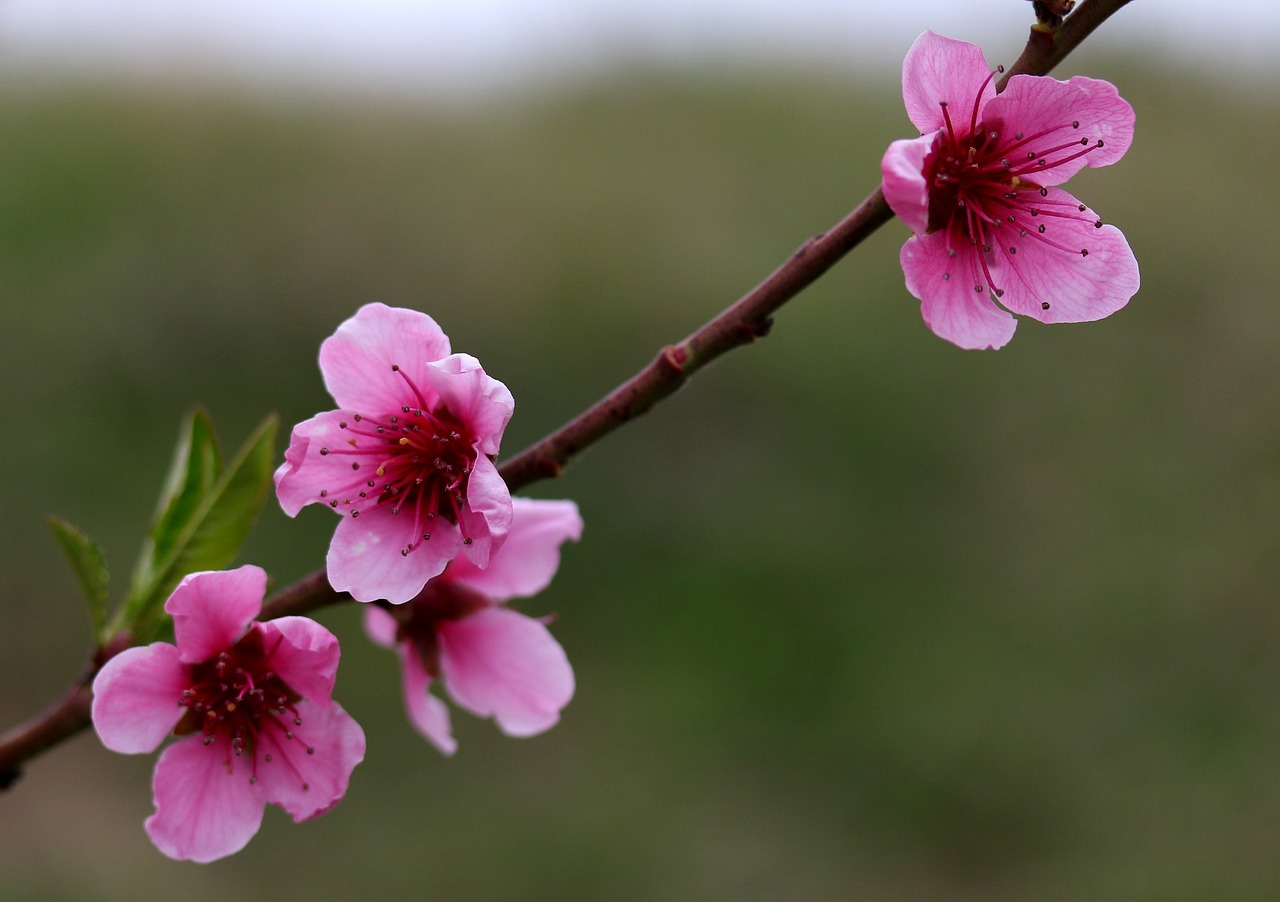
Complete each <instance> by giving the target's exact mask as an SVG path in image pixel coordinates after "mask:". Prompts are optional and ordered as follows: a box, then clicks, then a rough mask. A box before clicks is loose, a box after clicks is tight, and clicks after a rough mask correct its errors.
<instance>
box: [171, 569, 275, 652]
mask: <svg viewBox="0 0 1280 902" xmlns="http://www.w3.org/2000/svg"><path fill="white" fill-rule="evenodd" d="M266 592H267V573H266V571H265V570H263V569H262V568H261V567H255V566H253V565H252V564H245V565H244V566H243V567H240V568H238V569H236V570H206V571H204V572H202V573H192V574H190V575H189V576H186V577H184V578H183V580H182V582H180V583H178V587H177V588H176V589H174V590H173V594H172V595H170V596H169V600H168V601H166V602H165V603H164V609H165V610H166V611H168V612H169V613H170V614H172V615H173V634H174V638H175V640H176V642H177V645H178V656H179V658H180V659H181V660H182V661H183V662H184V663H186V664H199V663H200V662H202V661H207V660H209V659H210V658H212V657H214V656H215V655H217V654H218V653H219V652H223V651H226V650H227V648H229V647H230V646H231V645H233V644H234V643H235V641H236V640H237V639H239V638H240V637H241V636H243V635H244V632H245V630H246V629H247V628H248V626H249V624H250V623H252V622H253V618H255V617H257V616H258V613H259V612H260V611H261V610H262V597H263V596H264V595H265V594H266Z"/></svg>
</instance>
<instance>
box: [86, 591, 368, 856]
mask: <svg viewBox="0 0 1280 902" xmlns="http://www.w3.org/2000/svg"><path fill="white" fill-rule="evenodd" d="M266 587H267V575H266V573H264V572H263V571H262V569H261V568H259V567H253V566H246V567H241V568H240V569H239V570H228V571H208V572H204V573H193V574H191V575H190V576H188V577H186V578H185V579H183V580H182V582H181V583H179V584H178V587H177V588H176V589H174V590H173V594H172V595H171V596H169V600H168V601H167V602H165V606H164V608H165V610H166V611H168V612H169V613H170V614H172V615H173V632H174V638H175V641H176V643H177V644H176V645H170V644H169V643H168V642H156V643H153V644H151V645H148V646H146V647H144V648H130V649H127V650H125V651H123V652H121V653H120V654H118V655H116V656H115V657H114V658H112V659H111V660H110V661H108V662H107V663H106V665H105V666H104V667H103V668H102V670H101V671H100V672H99V673H98V676H97V678H96V679H95V680H94V681H93V708H92V716H93V726H94V729H95V730H97V732H98V737H99V738H100V739H101V740H102V744H103V745H105V746H106V747H107V748H109V749H111V750H112V751H116V752H124V753H126V754H137V753H141V752H152V751H155V749H156V748H157V747H159V745H160V743H161V742H162V741H164V738H165V736H167V735H168V734H169V732H170V731H173V732H176V733H177V734H179V735H182V736H186V737H187V738H186V739H183V740H182V741H180V742H175V743H174V744H173V745H171V746H169V747H168V748H167V749H165V751H164V753H163V754H161V756H160V760H159V761H158V762H157V763H156V770H155V776H154V777H153V778H152V782H151V787H152V793H153V795H154V798H155V805H156V812H155V814H153V815H151V817H149V818H147V822H146V829H147V834H148V835H149V836H150V837H151V841H152V842H154V843H155V844H156V847H157V848H159V849H160V851H161V852H163V853H164V854H166V855H168V856H169V857H170V858H179V859H190V860H192V861H212V860H214V859H215V858H222V857H223V856H225V855H230V854H232V853H233V852H238V851H239V850H240V849H242V848H244V845H245V843H247V842H248V841H249V840H250V839H252V838H253V835H254V834H255V833H257V832H258V826H259V825H260V824H261V822H262V812H263V810H264V809H265V808H266V806H267V804H268V803H270V804H272V805H278V806H279V807H281V808H283V809H284V810H285V811H287V812H289V814H291V815H293V819H294V820H295V821H299V822H301V821H304V820H308V819H309V818H313V817H317V816H319V815H321V814H323V813H325V812H326V811H328V810H329V809H330V808H332V807H333V806H334V805H336V804H337V803H338V802H339V800H341V799H342V796H343V795H344V794H345V793H346V791H347V782H348V780H349V779H350V777H351V771H352V770H353V769H355V766H356V765H357V764H359V763H360V762H361V761H362V760H363V759H364V748H365V745H364V731H363V730H361V729H360V725H359V724H358V723H356V722H355V721H354V720H353V719H352V718H351V716H350V715H349V714H347V713H346V712H345V711H343V710H342V708H341V707H340V706H339V705H338V704H337V703H336V702H335V701H333V697H332V695H333V683H334V679H335V677H336V675H337V670H338V656H339V649H338V640H337V639H335V638H334V636H333V634H332V633H330V632H329V631H328V630H326V629H325V628H324V627H322V626H321V625H320V624H318V623H316V622H315V621H313V620H309V619H308V618H306V617H281V618H279V619H278V620H272V621H269V622H267V623H257V622H255V621H254V618H255V617H257V616H258V612H259V611H260V610H261V609H262V597H263V593H264V592H265V591H266Z"/></svg>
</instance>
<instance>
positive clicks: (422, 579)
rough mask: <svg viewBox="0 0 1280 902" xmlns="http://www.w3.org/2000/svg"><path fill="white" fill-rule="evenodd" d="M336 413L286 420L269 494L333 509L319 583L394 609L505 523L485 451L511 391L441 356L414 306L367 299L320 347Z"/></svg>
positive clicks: (435, 330)
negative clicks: (285, 444) (323, 580)
mask: <svg viewBox="0 0 1280 902" xmlns="http://www.w3.org/2000/svg"><path fill="white" fill-rule="evenodd" d="M320 370H321V373H322V374H323V375H324V383H325V387H326V388H327V389H328V390H329V394H331V395H332V396H333V399H334V400H335V401H336V402H337V404H338V407H339V409H338V410H331V411H327V412H325V413H320V414H317V415H316V416H314V417H312V418H311V419H309V420H306V421H305V422H302V423H299V424H298V425H297V426H295V427H294V428H293V437H292V439H291V440H290V443H289V448H288V450H286V451H285V462H284V463H283V464H282V465H281V466H280V468H279V469H278V470H276V474H275V482H276V495H277V497H279V499H280V506H281V507H283V508H284V511H285V513H287V514H288V515H289V516H291V517H292V516H296V515H297V513H298V511H300V510H301V509H302V508H303V507H305V506H306V505H308V504H327V505H328V506H329V507H331V508H332V509H333V510H335V511H337V512H338V513H340V514H342V515H343V519H342V522H341V523H339V524H338V528H337V530H336V531H335V532H334V535H333V541H332V542H331V543H330V545H329V555H328V558H327V566H328V572H329V581H330V583H331V584H332V585H333V588H334V589H336V590H338V591H339V592H343V591H345V592H350V593H351V595H352V597H354V598H356V599H357V600H359V601H375V600H377V599H386V600H387V601H390V602H392V603H393V604H402V603H403V602H406V601H408V600H409V599H411V598H413V597H414V596H415V595H417V594H418V593H419V592H420V591H422V587H423V586H424V585H426V582H427V580H429V579H431V578H432V577H433V576H436V575H437V574H439V573H440V571H442V570H443V569H444V567H445V565H446V564H447V563H449V561H450V560H452V559H453V558H454V557H456V556H457V555H458V554H459V552H461V553H462V554H464V555H465V556H466V557H467V558H468V559H470V560H471V561H472V563H474V564H475V565H476V566H477V567H485V566H487V565H488V562H489V556H490V555H491V554H492V553H493V552H495V551H497V550H498V548H499V547H500V546H501V545H502V542H503V540H504V539H505V538H506V535H507V530H508V529H509V528H510V526H511V494H510V493H509V492H508V491H507V486H506V483H504V482H503V481H502V477H501V476H499V475H498V470H497V468H496V467H495V466H494V465H493V458H494V456H495V455H497V453H498V446H499V444H500V443H501V441H502V432H503V430H504V429H505V428H506V426H507V421H508V420H510V419H511V414H512V411H513V410H514V402H513V401H512V398H511V392H509V391H507V387H506V386H505V385H503V384H502V383H501V382H499V381H497V380H496V379H493V378H491V377H490V376H488V375H486V374H485V371H484V370H483V369H481V367H480V363H479V361H477V360H476V359H475V358H474V357H471V356H469V355H467V354H451V353H450V351H449V339H448V337H446V336H445V334H444V332H442V331H441V330H440V327H439V326H438V325H436V322H435V320H433V319H432V318H431V317H429V316H427V315H426V314H425V313H418V312H417V311H415V310H404V309H401V308H398V307H387V306H385V305H383V304H367V305H365V306H364V307H361V308H360V310H359V311H358V312H357V313H356V315H355V316H353V317H352V318H351V319H349V320H347V321H346V322H345V323H343V324H342V325H341V326H339V327H338V330H337V332H335V333H334V334H333V335H331V336H330V337H329V338H327V339H325V341H324V343H323V344H322V345H321V346H320Z"/></svg>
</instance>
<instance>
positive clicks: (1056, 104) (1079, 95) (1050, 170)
mask: <svg viewBox="0 0 1280 902" xmlns="http://www.w3.org/2000/svg"><path fill="white" fill-rule="evenodd" d="M982 118H983V122H984V123H985V124H986V126H987V127H988V128H992V129H994V130H996V131H998V132H1000V133H1001V135H1002V137H1003V139H1004V140H1006V141H1008V140H1012V135H1011V134H1010V133H1011V132H1014V131H1015V130H1016V131H1017V132H1022V133H1023V134H1026V135H1035V134H1036V133H1038V132H1047V134H1045V135H1044V136H1043V137H1042V138H1040V139H1038V140H1037V141H1034V142H1031V143H1028V144H1027V145H1025V146H1024V147H1022V148H1021V149H1020V150H1021V151H1027V152H1032V151H1035V152H1039V151H1040V150H1042V149H1043V148H1045V147H1053V146H1060V145H1063V144H1071V147H1069V148H1065V149H1063V150H1061V151H1058V152H1056V153H1052V154H1047V155H1046V156H1045V159H1047V160H1048V161H1049V163H1050V164H1052V163H1053V162H1054V160H1056V159H1062V158H1064V157H1067V156H1071V155H1073V154H1075V153H1078V152H1079V151H1080V150H1083V149H1084V147H1083V146H1080V147H1077V146H1076V144H1078V143H1079V141H1080V140H1081V139H1084V140H1086V141H1088V143H1089V145H1091V146H1093V149H1091V150H1089V151H1088V152H1087V153H1084V154H1081V155H1080V156H1078V157H1076V158H1075V159H1074V160H1070V161H1068V162H1065V163H1061V164H1059V165H1056V166H1055V165H1048V166H1046V168H1044V169H1042V170H1035V171H1033V172H1030V173H1028V176H1029V177H1030V178H1031V179H1032V180H1033V181H1034V182H1035V183H1036V184H1037V185H1061V184H1062V183H1063V182H1065V181H1066V180H1067V179H1069V178H1071V176H1073V175H1075V174H1076V173H1077V172H1079V171H1080V170H1081V169H1083V168H1085V167H1086V166H1093V167H1097V166H1108V165H1110V164H1111V163H1114V162H1115V161H1116V160H1118V159H1120V158H1121V157H1122V156H1124V154H1125V151H1127V150H1128V149H1129V145H1130V144H1132V143H1133V123H1134V116H1133V107H1131V106H1129V104H1128V103H1127V102H1126V101H1125V100H1124V99H1122V98H1121V97H1120V93H1119V92H1118V91H1117V90H1116V87H1115V85H1113V84H1111V83H1110V82H1106V81H1100V80H1098V79H1094V78H1084V77H1082V76H1076V77H1075V78H1072V79H1070V80H1068V81H1058V80H1057V79H1055V78H1048V77H1045V76H1038V75H1037V76H1033V75H1015V76H1014V77H1013V78H1011V79H1009V84H1008V85H1007V86H1006V87H1005V89H1004V91H1003V92H1002V93H1001V94H1000V96H999V97H996V98H995V99H994V100H992V101H991V102H990V103H989V104H987V107H986V109H985V110H984V111H983V115H982ZM1076 122H1078V123H1080V125H1079V126H1078V127H1075V126H1074V123H1076ZM1099 140H1101V141H1102V146H1101V147H1097V146H1094V145H1096V144H1097V142H1098V141H1099ZM1072 142H1075V143H1074V144H1073V143H1072Z"/></svg>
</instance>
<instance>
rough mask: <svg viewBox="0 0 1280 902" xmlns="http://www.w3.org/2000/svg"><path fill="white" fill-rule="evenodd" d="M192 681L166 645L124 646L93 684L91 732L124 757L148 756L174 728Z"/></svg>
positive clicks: (184, 711)
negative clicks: (179, 701) (142, 753)
mask: <svg viewBox="0 0 1280 902" xmlns="http://www.w3.org/2000/svg"><path fill="white" fill-rule="evenodd" d="M190 688H191V677H190V675H189V674H188V673H187V668H186V667H184V666H183V665H182V663H181V661H179V660H178V649H176V648H175V647H173V646H172V645H170V644H169V643H168V642H154V643H152V644H151V645H148V646H146V647H145V648H128V649H125V650H124V651H122V652H120V654H118V655H116V656H115V657H114V658H112V659H111V660H110V661H108V662H107V663H106V664H105V665H103V667H102V670H100V671H98V675H97V676H96V677H94V680H93V706H92V708H91V709H90V710H91V715H92V717H93V728H94V729H95V730H96V731H97V732H98V738H99V739H101V740H102V744H103V745H105V746H106V747H107V748H109V749H111V751H113V752H123V753H124V754H126V755H133V754H138V753H140V752H153V751H155V750H156V748H157V747H159V745H160V743H161V742H163V741H164V738H165V737H166V736H168V735H169V732H170V731H171V730H172V729H173V728H174V727H175V726H177V723H178V721H179V720H181V719H182V715H183V714H185V713H186V710H187V709H186V708H183V707H181V706H180V705H179V704H178V699H179V698H181V697H182V693H183V691H184V690H187V689H190Z"/></svg>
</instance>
